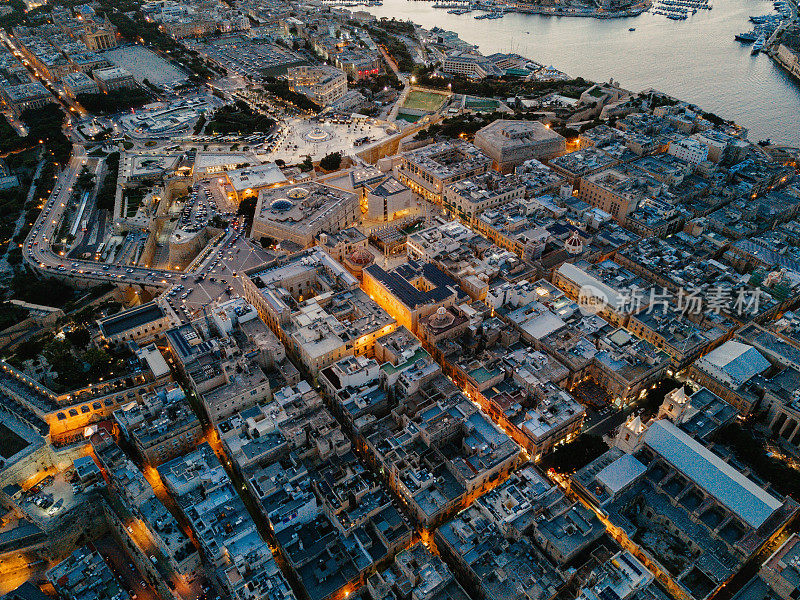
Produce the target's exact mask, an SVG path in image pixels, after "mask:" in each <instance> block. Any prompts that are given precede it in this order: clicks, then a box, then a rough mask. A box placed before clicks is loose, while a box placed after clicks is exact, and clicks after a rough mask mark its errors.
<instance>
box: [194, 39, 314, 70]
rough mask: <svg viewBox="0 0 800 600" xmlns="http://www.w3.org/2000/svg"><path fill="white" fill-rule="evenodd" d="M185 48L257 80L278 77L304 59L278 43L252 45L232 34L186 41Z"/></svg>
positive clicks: (248, 41) (254, 43)
mask: <svg viewBox="0 0 800 600" xmlns="http://www.w3.org/2000/svg"><path fill="white" fill-rule="evenodd" d="M187 46H188V47H189V48H191V49H192V50H195V51H197V52H199V53H200V54H201V55H202V56H204V57H205V58H208V59H209V60H211V61H213V62H215V63H217V64H219V65H223V66H224V67H225V69H227V70H228V71H229V72H232V73H235V74H237V75H241V76H244V77H249V78H253V79H260V78H261V77H262V76H263V75H264V74H265V72H268V73H270V74H277V73H280V72H284V71H285V70H286V68H288V67H289V66H293V65H298V64H304V62H305V61H304V59H303V58H302V57H301V56H299V55H297V54H295V53H294V52H292V51H290V50H288V49H287V48H282V47H281V46H278V45H277V44H264V43H259V42H254V41H253V40H251V39H249V38H247V37H245V36H243V35H231V36H225V37H221V38H217V39H215V40H213V41H210V42H187Z"/></svg>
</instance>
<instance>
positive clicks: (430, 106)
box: [403, 90, 447, 112]
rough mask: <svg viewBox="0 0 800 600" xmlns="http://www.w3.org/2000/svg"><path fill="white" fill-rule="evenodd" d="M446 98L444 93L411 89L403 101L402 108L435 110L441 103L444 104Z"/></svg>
mask: <svg viewBox="0 0 800 600" xmlns="http://www.w3.org/2000/svg"><path fill="white" fill-rule="evenodd" d="M446 98H447V97H446V96H445V95H444V94H436V93H434V92H421V91H419V90H411V91H410V92H409V93H408V96H407V97H406V100H405V102H403V108H410V109H412V110H424V111H428V112H435V111H436V110H438V109H439V107H440V106H441V105H442V104H444V101H445V100H446Z"/></svg>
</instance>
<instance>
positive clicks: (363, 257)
mask: <svg viewBox="0 0 800 600" xmlns="http://www.w3.org/2000/svg"><path fill="white" fill-rule="evenodd" d="M347 260H349V261H350V262H351V263H353V264H354V265H358V266H360V267H366V266H367V265H370V264H372V262H373V261H374V260H375V256H374V255H373V254H372V252H370V251H369V250H367V249H366V248H356V249H355V250H353V252H351V253H350V256H348V257H347Z"/></svg>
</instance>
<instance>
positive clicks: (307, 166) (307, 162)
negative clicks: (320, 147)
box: [300, 156, 314, 173]
mask: <svg viewBox="0 0 800 600" xmlns="http://www.w3.org/2000/svg"><path fill="white" fill-rule="evenodd" d="M313 168H314V163H313V162H311V157H310V156H306V157H305V158H304V159H303V162H302V163H301V164H300V170H301V171H303V172H304V173H306V172H308V171H311V170H312V169H313Z"/></svg>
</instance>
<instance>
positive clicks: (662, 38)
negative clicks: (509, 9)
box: [353, 0, 800, 146]
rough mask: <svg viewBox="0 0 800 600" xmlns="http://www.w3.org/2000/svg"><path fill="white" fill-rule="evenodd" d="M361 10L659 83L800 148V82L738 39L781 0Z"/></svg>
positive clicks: (598, 72)
mask: <svg viewBox="0 0 800 600" xmlns="http://www.w3.org/2000/svg"><path fill="white" fill-rule="evenodd" d="M353 10H367V11H369V12H370V13H372V14H374V15H375V16H377V17H389V18H391V17H395V18H398V19H403V20H406V19H410V20H412V21H414V22H415V23H417V24H419V25H422V26H423V27H425V28H427V29H430V28H432V27H434V26H437V25H438V26H439V27H441V28H443V29H449V30H452V31H455V32H457V33H458V34H459V36H460V37H461V39H463V40H465V41H467V42H469V43H470V44H475V45H477V46H478V48H479V49H480V51H481V52H483V53H484V54H491V53H493V52H516V53H518V54H522V55H524V56H526V57H529V58H531V59H533V60H536V61H538V62H540V63H543V64H545V65H552V66H554V67H556V68H557V69H560V70H562V71H564V72H566V73H568V74H569V75H572V76H575V77H577V76H581V77H585V78H587V79H591V80H594V81H608V80H609V79H610V78H613V79H614V80H615V81H618V82H619V84H620V85H621V86H622V87H625V88H627V89H630V90H634V91H640V90H644V89H648V88H655V89H658V90H660V91H663V92H665V93H667V94H670V95H673V96H676V97H678V98H681V99H683V100H687V101H689V102H694V103H696V104H697V105H699V106H700V107H701V108H703V109H704V110H708V111H711V112H713V113H716V114H717V115H719V116H720V117H723V118H725V119H733V120H735V121H736V122H737V123H739V124H740V125H742V126H744V127H747V128H748V130H749V131H750V134H749V137H750V139H751V140H752V141H758V140H761V139H766V138H769V139H771V140H772V142H773V143H782V144H788V145H792V146H800V81H796V80H793V79H792V78H791V77H790V76H789V74H788V73H786V72H785V71H784V70H783V69H781V68H780V67H779V66H778V65H777V64H776V63H775V62H774V61H773V60H772V59H771V58H770V57H769V56H767V55H766V54H759V55H756V56H753V55H751V53H750V51H751V46H749V45H746V44H742V43H740V42H737V41H735V40H734V35H735V34H737V33H739V32H742V31H748V30H749V29H751V28H752V23H750V22H749V21H748V17H749V16H750V15H761V14H771V13H773V9H772V3H771V2H767V1H764V0H714V3H713V10H698V11H697V13H696V14H694V15H691V16H689V18H688V19H686V20H683V21H673V20H670V19H667V18H666V17H664V16H663V15H654V14H650V13H644V14H642V15H640V16H638V17H630V18H624V19H593V18H585V17H544V16H539V15H523V14H518V13H506V15H505V16H504V17H503V18H502V19H494V20H491V19H481V20H476V19H475V18H474V16H475V15H476V14H480V13H478V12H472V13H468V14H464V15H453V14H448V13H447V10H443V9H435V8H433V2H420V1H414V0H383V5H382V6H370V7H366V8H364V7H359V8H357V9H353ZM632 27H635V31H629V29H630V28H632Z"/></svg>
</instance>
